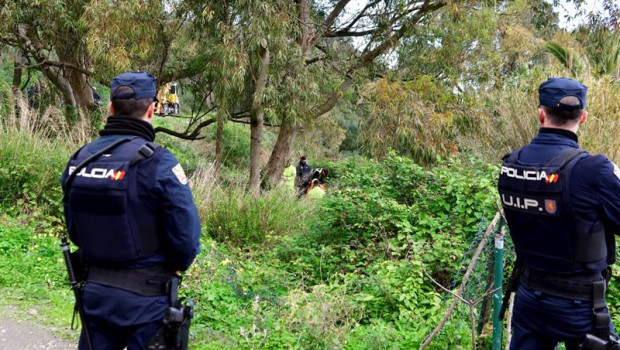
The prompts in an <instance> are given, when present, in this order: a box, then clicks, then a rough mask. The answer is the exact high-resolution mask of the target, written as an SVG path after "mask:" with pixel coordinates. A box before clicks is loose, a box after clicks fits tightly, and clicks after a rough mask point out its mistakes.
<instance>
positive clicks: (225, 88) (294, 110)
mask: <svg viewBox="0 0 620 350" xmlns="http://www.w3.org/2000/svg"><path fill="white" fill-rule="evenodd" d="M456 3H457V2H454V3H453V4H452V6H457V5H456ZM183 5H184V6H186V10H187V11H188V12H189V13H191V15H190V17H191V18H192V24H191V25H192V27H193V29H194V30H193V32H194V35H195V37H196V38H197V40H198V41H199V42H201V46H202V47H203V48H204V50H205V51H209V52H210V54H209V55H208V61H205V67H206V68H207V70H209V71H210V72H211V73H210V74H211V75H212V77H213V79H214V80H213V82H214V84H213V87H214V95H215V99H216V101H217V103H218V104H219V106H218V114H224V115H227V116H228V117H229V118H230V119H233V120H236V121H243V120H245V122H247V123H249V124H250V126H251V130H252V133H251V134H252V136H251V138H252V140H251V141H252V150H251V159H252V160H251V170H250V189H251V191H252V192H254V193H257V192H258V190H259V186H260V180H261V178H260V175H259V174H260V169H261V164H260V162H259V159H260V143H261V141H262V128H263V125H265V124H269V125H277V126H279V132H278V138H277V140H276V143H275V146H274V148H273V150H272V151H271V154H270V157H269V160H268V162H267V164H266V166H265V169H264V172H263V176H264V177H265V178H266V179H267V181H268V182H272V183H273V182H276V181H277V179H278V178H279V177H280V176H281V173H282V170H283V168H284V165H285V162H286V160H287V159H288V158H289V157H290V153H291V150H292V148H293V146H294V144H295V140H296V136H297V133H298V132H299V130H300V129H301V128H303V127H304V125H308V124H309V123H312V121H313V120H315V119H316V118H318V117H319V116H321V115H324V114H326V113H328V112H329V111H331V110H332V109H333V108H334V106H336V104H337V103H338V101H339V100H340V98H341V96H342V95H343V94H344V93H345V92H347V91H348V90H350V89H351V88H352V87H353V86H354V85H355V84H356V82H359V81H360V79H362V80H363V79H364V78H367V77H373V76H374V75H375V74H376V72H375V71H374V68H376V67H381V65H382V64H383V66H384V67H385V66H386V65H385V63H386V62H385V61H383V62H381V57H382V55H384V54H385V53H388V52H389V51H390V50H391V49H393V48H394V47H395V46H396V45H397V44H398V43H399V41H400V40H401V39H402V38H403V37H406V36H408V35H411V34H412V33H413V31H414V28H415V27H416V26H417V25H420V24H421V23H422V22H423V20H424V19H425V18H426V17H427V16H429V14H431V13H433V12H434V11H436V10H438V9H440V8H442V7H444V6H446V5H448V2H447V1H443V0H424V1H395V0H372V1H367V2H364V3H361V4H360V2H357V1H351V0H338V1H318V0H316V1H313V0H296V1H291V0H274V1H258V0H233V1H205V0H185V1H184V2H183ZM205 58H206V56H205ZM371 67H372V68H373V69H368V68H371Z"/></svg>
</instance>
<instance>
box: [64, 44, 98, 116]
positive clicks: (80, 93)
mask: <svg viewBox="0 0 620 350" xmlns="http://www.w3.org/2000/svg"><path fill="white" fill-rule="evenodd" d="M80 47H81V44H80V43H79V42H78V43H69V42H67V43H65V45H62V46H59V47H57V48H56V52H57V54H58V58H59V59H60V61H61V62H63V63H68V64H71V65H74V66H77V67H80V68H84V69H87V57H86V54H85V53H84V52H83V50H81V49H80ZM62 71H63V75H64V76H65V78H66V79H67V82H69V85H71V90H72V91H73V96H74V99H75V103H76V105H77V106H78V107H89V106H91V105H92V104H93V90H92V87H91V86H90V84H89V81H88V77H87V76H86V75H85V74H83V73H80V72H78V71H76V70H74V69H71V68H64V69H63V70H62Z"/></svg>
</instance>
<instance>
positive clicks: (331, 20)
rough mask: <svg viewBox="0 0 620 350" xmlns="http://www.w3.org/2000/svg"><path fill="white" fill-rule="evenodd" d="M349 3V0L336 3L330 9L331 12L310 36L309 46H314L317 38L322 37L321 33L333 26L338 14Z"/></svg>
mask: <svg viewBox="0 0 620 350" xmlns="http://www.w3.org/2000/svg"><path fill="white" fill-rule="evenodd" d="M350 1H351V0H340V1H338V3H337V4H336V6H334V8H333V9H332V12H330V13H329V15H327V18H325V20H324V21H323V23H321V24H320V25H319V28H318V29H317V31H316V33H314V34H313V35H312V39H310V45H312V44H314V43H315V42H316V41H317V40H319V38H320V37H322V36H323V33H324V32H325V31H326V30H327V29H329V28H330V27H331V26H332V25H333V24H334V22H335V21H336V18H338V16H340V13H341V12H342V10H344V8H345V7H346V6H347V4H348V3H349V2H350Z"/></svg>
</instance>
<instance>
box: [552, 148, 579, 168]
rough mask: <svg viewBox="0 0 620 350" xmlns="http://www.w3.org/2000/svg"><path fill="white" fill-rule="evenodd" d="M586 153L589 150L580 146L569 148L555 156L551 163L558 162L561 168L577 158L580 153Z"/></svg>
mask: <svg viewBox="0 0 620 350" xmlns="http://www.w3.org/2000/svg"><path fill="white" fill-rule="evenodd" d="M581 154H583V155H586V154H587V152H586V151H584V150H582V149H579V148H568V149H565V150H564V151H562V152H560V154H558V155H557V156H555V157H554V158H553V159H552V160H551V161H550V163H552V164H558V165H559V167H560V170H562V169H564V167H566V166H567V165H568V164H569V163H570V162H571V161H572V160H573V159H575V158H577V156H579V155H581Z"/></svg>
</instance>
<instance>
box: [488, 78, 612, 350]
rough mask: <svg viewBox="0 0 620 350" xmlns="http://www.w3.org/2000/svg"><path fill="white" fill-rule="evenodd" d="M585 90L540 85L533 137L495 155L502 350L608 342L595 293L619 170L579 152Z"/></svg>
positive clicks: (567, 83)
mask: <svg viewBox="0 0 620 350" xmlns="http://www.w3.org/2000/svg"><path fill="white" fill-rule="evenodd" d="M586 90H587V88H586V87H585V86H584V85H582V84H581V83H579V82H577V81H574V80H571V79H567V78H550V79H548V80H547V81H546V82H544V83H543V84H541V85H540V88H539V102H540V104H539V109H538V122H539V126H540V130H539V133H538V135H537V136H536V137H535V138H534V139H533V140H532V141H531V143H530V144H528V145H527V146H525V147H523V148H521V149H518V150H516V151H513V152H512V153H510V154H507V155H506V156H505V157H504V161H503V164H502V168H501V172H500V176H499V182H498V187H499V193H500V197H501V202H502V206H503V209H504V213H505V216H506V220H507V223H508V227H509V229H510V235H511V237H512V240H513V242H514V245H515V249H516V253H517V264H516V266H517V267H518V270H519V271H521V274H520V286H519V287H518V290H517V294H516V297H515V304H514V312H513V318H512V322H513V327H514V334H513V337H512V342H511V347H510V348H511V349H528V350H536V349H548V350H551V349H554V348H555V346H556V345H557V344H558V343H559V342H564V343H565V344H566V347H567V349H569V350H570V349H578V348H581V346H584V347H583V348H586V349H587V348H589V347H588V346H587V345H584V344H585V343H586V342H587V341H589V340H592V339H596V340H597V341H600V342H601V343H606V342H608V341H609V339H610V336H613V326H612V325H611V320H610V317H609V313H608V310H607V306H606V303H605V297H604V294H605V289H606V285H607V279H608V278H609V277H610V274H609V273H608V267H609V265H610V264H612V263H613V261H614V260H615V256H614V254H615V241H614V235H613V234H614V233H616V232H618V226H619V225H620V178H619V177H620V170H619V169H618V167H617V166H615V165H614V164H613V163H612V162H611V161H609V159H607V158H606V157H605V156H602V155H590V154H588V153H587V152H585V151H583V150H581V149H580V148H579V145H578V138H577V134H576V133H577V130H578V129H579V126H580V125H581V124H583V123H584V122H585V121H586V118H587V113H586V112H585V108H586ZM586 336H587V338H586ZM592 336H594V337H595V338H592Z"/></svg>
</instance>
